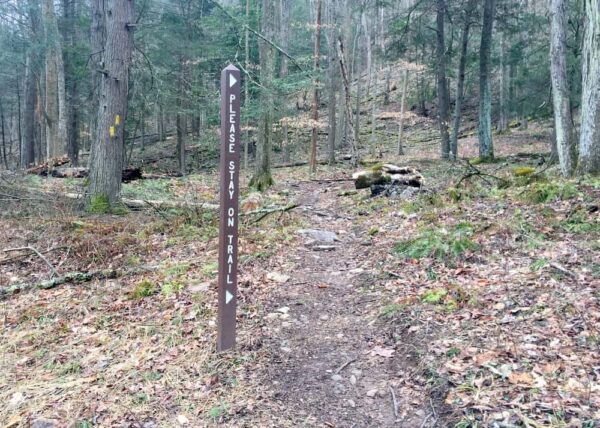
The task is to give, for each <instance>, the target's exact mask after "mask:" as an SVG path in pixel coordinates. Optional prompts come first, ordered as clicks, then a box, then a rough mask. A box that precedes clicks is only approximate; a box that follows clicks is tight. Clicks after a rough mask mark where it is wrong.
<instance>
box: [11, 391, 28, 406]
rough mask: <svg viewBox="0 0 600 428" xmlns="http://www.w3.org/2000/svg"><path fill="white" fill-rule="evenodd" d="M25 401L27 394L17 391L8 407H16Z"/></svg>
mask: <svg viewBox="0 0 600 428" xmlns="http://www.w3.org/2000/svg"><path fill="white" fill-rule="evenodd" d="M23 401H25V396H24V395H23V393H22V392H15V393H14V394H13V395H12V396H11V397H10V400H9V402H8V403H7V404H8V408H10V409H16V408H17V407H19V405H20V404H21V403H22V402H23Z"/></svg>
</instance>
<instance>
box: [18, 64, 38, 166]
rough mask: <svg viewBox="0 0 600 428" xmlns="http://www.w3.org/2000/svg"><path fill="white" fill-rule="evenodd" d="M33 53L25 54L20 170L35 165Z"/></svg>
mask: <svg viewBox="0 0 600 428" xmlns="http://www.w3.org/2000/svg"><path fill="white" fill-rule="evenodd" d="M34 64H35V60H34V58H33V53H31V52H30V53H28V54H27V59H26V62H25V103H24V104H25V107H24V112H23V144H22V146H21V168H29V167H30V166H31V165H32V164H34V163H35V105H36V99H35V98H36V97H35V96H36V79H35V71H34V70H33V67H35V65H34Z"/></svg>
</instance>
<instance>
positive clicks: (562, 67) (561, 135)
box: [550, 0, 576, 177]
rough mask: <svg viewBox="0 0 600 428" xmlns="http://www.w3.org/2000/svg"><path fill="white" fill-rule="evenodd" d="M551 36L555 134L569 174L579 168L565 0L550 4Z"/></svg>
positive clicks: (561, 162) (564, 170) (562, 166)
mask: <svg viewBox="0 0 600 428" xmlns="http://www.w3.org/2000/svg"><path fill="white" fill-rule="evenodd" d="M550 14H551V38H550V71H551V75H552V100H553V105H554V135H555V141H556V154H557V155H558V162H559V165H560V170H561V172H562V174H563V175H564V176H565V177H569V176H571V175H572V174H573V171H574V169H575V164H576V159H575V138H574V137H575V136H574V133H573V125H572V124H573V121H572V118H571V102H570V99H569V96H570V95H569V84H568V81H567V34H566V32H567V10H566V5H565V0H552V1H551V4H550Z"/></svg>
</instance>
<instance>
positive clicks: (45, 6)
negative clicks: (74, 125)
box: [42, 0, 67, 158]
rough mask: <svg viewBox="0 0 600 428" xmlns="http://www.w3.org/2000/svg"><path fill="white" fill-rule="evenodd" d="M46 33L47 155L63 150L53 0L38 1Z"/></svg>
mask: <svg viewBox="0 0 600 428" xmlns="http://www.w3.org/2000/svg"><path fill="white" fill-rule="evenodd" d="M42 15H43V18H44V32H45V35H46V43H47V46H46V107H45V116H46V152H47V156H48V158H51V157H55V156H61V155H64V154H66V153H67V107H66V94H65V69H64V64H63V57H62V47H61V43H60V38H59V35H58V25H57V23H56V14H55V12H54V2H53V0H44V1H43V3H42Z"/></svg>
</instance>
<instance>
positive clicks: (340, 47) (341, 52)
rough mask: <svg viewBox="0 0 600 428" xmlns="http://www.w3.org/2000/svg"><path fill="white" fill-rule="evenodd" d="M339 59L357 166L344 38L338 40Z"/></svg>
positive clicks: (352, 149)
mask: <svg viewBox="0 0 600 428" xmlns="http://www.w3.org/2000/svg"><path fill="white" fill-rule="evenodd" d="M337 51H338V59H339V61H340V72H341V74H342V84H343V86H344V95H345V96H344V108H345V110H346V119H345V121H344V124H345V128H346V136H348V135H350V149H351V155H352V165H353V166H356V165H358V162H359V157H358V148H357V146H356V143H357V142H356V140H355V139H354V125H353V124H352V105H351V99H350V83H349V82H348V70H347V68H346V61H345V60H344V42H343V41H342V37H341V36H340V37H338V40H337Z"/></svg>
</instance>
